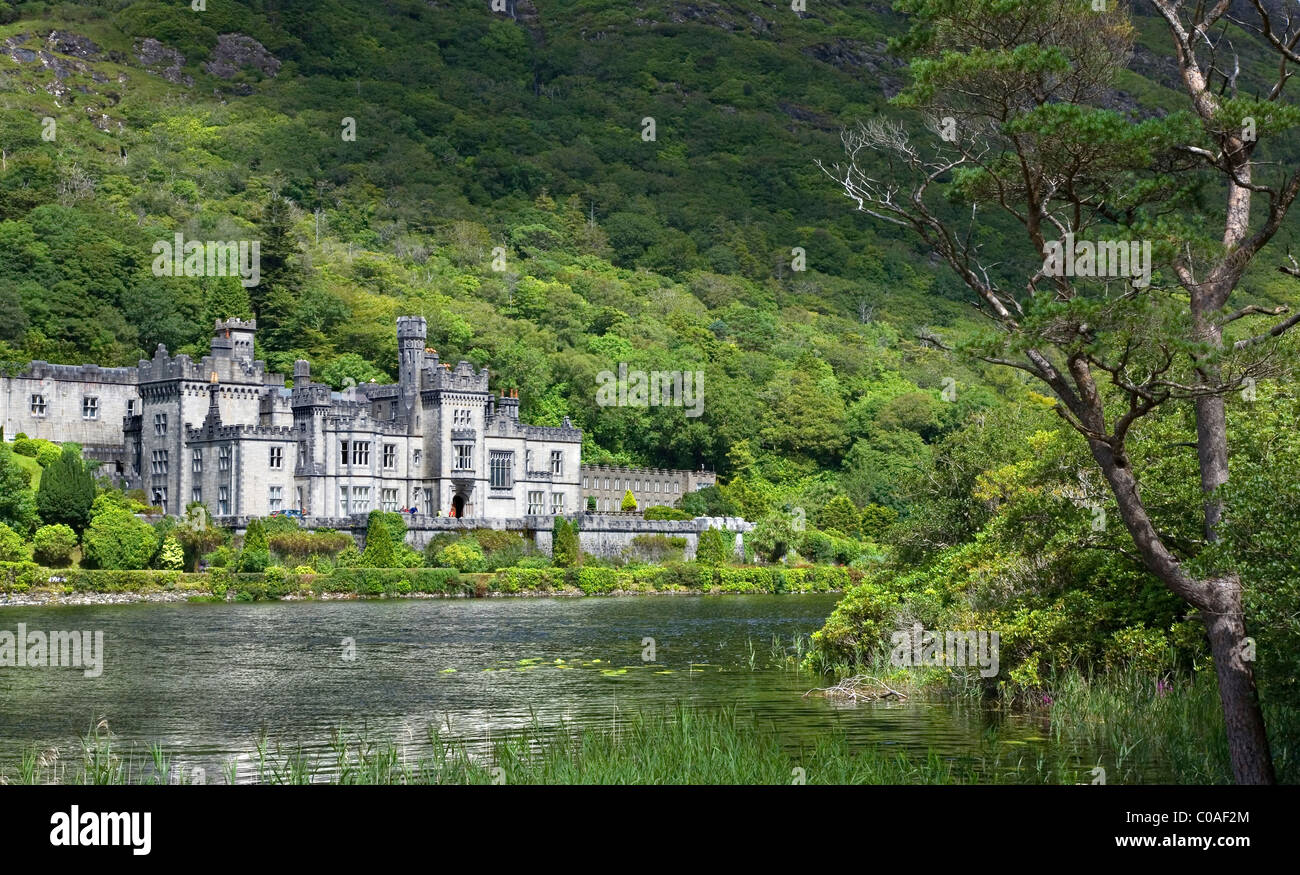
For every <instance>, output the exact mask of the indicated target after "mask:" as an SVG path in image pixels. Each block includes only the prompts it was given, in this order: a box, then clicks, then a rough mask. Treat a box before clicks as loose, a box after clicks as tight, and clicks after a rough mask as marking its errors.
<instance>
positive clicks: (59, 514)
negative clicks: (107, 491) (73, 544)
mask: <svg viewBox="0 0 1300 875" xmlns="http://www.w3.org/2000/svg"><path fill="white" fill-rule="evenodd" d="M95 497H96V496H95V478H94V477H93V476H92V475H91V473H90V469H89V468H88V467H87V465H86V463H85V462H84V461H82V458H81V452H80V450H79V449H77V448H76V445H75V444H65V445H64V446H63V449H62V451H61V452H60V453H59V457H58V458H57V459H55V460H54V461H53V462H52V463H51V464H50V466H49V467H48V468H46V469H45V472H44V473H43V474H42V475H41V485H40V488H39V489H37V491H36V511H37V513H39V514H40V515H41V520H42V521H43V522H45V523H46V524H49V525H53V524H55V523H62V524H64V525H66V526H70V527H71V528H72V529H73V531H76V532H81V531H84V530H85V528H86V526H87V525H89V524H90V521H91V507H92V506H93V504H94V502H95Z"/></svg>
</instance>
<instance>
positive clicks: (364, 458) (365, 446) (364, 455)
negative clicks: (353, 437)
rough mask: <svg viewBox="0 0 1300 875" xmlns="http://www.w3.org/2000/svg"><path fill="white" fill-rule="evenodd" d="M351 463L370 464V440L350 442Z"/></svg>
mask: <svg viewBox="0 0 1300 875" xmlns="http://www.w3.org/2000/svg"><path fill="white" fill-rule="evenodd" d="M352 464H353V465H364V466H367V467H369V465H370V441H353V442H352Z"/></svg>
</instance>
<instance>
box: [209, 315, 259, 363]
mask: <svg viewBox="0 0 1300 875" xmlns="http://www.w3.org/2000/svg"><path fill="white" fill-rule="evenodd" d="M256 334H257V320H256V319H249V320H247V321H245V320H243V319H218V320H217V324H216V327H215V328H213V333H212V357H213V358H225V359H237V360H239V361H243V362H249V363H251V362H252V361H253V337H254V336H255V335H256Z"/></svg>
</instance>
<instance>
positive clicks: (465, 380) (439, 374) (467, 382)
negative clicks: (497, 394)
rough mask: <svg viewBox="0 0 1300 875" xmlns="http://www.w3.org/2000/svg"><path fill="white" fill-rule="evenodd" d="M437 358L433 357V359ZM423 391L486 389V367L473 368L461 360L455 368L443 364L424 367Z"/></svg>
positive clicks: (484, 391) (476, 390) (481, 391)
mask: <svg viewBox="0 0 1300 875" xmlns="http://www.w3.org/2000/svg"><path fill="white" fill-rule="evenodd" d="M436 360H437V359H436V358H435V361H436ZM424 388H425V392H426V393H427V392H446V391H450V392H480V393H483V394H486V393H487V391H488V369H487V368H483V369H481V370H479V371H477V372H476V371H475V370H474V366H473V365H472V364H470V363H469V362H467V361H465V360H463V359H462V360H461V361H460V362H459V363H458V364H457V365H456V367H455V368H452V367H450V365H447V364H444V365H439V366H433V367H426V368H425V371H424Z"/></svg>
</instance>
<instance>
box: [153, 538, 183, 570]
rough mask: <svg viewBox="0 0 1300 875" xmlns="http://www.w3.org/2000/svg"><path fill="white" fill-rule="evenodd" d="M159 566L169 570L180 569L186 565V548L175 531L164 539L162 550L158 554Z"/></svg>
mask: <svg viewBox="0 0 1300 875" xmlns="http://www.w3.org/2000/svg"><path fill="white" fill-rule="evenodd" d="M158 567H159V568H162V569H165V570H167V571H180V570H181V569H183V568H184V567H185V548H184V547H182V546H181V542H180V539H179V538H177V537H176V534H175V533H174V532H173V533H169V534H168V535H167V537H166V538H164V539H163V545H162V551H161V553H160V554H159V556H158Z"/></svg>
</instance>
